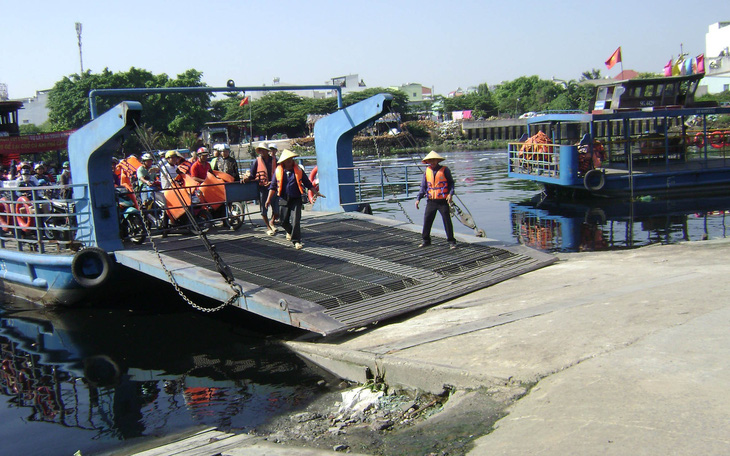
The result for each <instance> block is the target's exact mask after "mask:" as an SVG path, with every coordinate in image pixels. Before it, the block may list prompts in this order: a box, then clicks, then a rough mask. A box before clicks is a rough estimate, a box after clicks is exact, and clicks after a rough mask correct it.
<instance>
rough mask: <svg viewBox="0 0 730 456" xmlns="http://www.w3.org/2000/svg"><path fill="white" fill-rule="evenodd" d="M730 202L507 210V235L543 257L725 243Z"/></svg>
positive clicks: (566, 204)
mask: <svg viewBox="0 0 730 456" xmlns="http://www.w3.org/2000/svg"><path fill="white" fill-rule="evenodd" d="M729 215H730V198H728V197H715V198H697V199H695V198H692V199H671V200H649V201H636V202H630V201H612V200H591V201H554V200H541V199H540V198H539V197H538V198H535V199H534V200H530V201H526V202H522V203H513V204H510V216H511V220H512V225H513V235H514V237H515V238H516V239H517V241H518V242H519V243H521V244H525V245H527V246H530V247H534V248H537V249H540V250H547V251H564V252H577V251H592V250H618V249H625V248H635V247H642V246H646V245H650V244H673V243H677V242H681V241H700V240H704V239H709V238H716V237H723V238H724V237H725V236H726V235H727V226H728V223H730V218H729Z"/></svg>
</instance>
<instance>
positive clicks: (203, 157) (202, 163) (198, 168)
mask: <svg viewBox="0 0 730 456" xmlns="http://www.w3.org/2000/svg"><path fill="white" fill-rule="evenodd" d="M209 171H210V163H208V149H206V148H205V147H201V148H200V149H198V158H197V160H195V163H193V165H192V166H191V167H190V177H192V178H193V180H194V181H195V182H198V183H199V184H202V183H203V181H204V180H205V179H206V178H207V177H208V172H209Z"/></svg>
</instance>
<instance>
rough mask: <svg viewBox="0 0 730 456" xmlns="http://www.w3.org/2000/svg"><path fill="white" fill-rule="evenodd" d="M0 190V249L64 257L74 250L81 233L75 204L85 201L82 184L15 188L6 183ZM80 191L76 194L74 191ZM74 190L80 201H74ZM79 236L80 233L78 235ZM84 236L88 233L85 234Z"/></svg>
mask: <svg viewBox="0 0 730 456" xmlns="http://www.w3.org/2000/svg"><path fill="white" fill-rule="evenodd" d="M3 184H4V185H3V186H2V188H0V247H1V248H6V249H16V250H18V251H31V252H38V253H65V252H68V251H70V250H76V249H78V247H80V244H79V243H78V242H77V241H76V238H77V237H81V236H80V234H83V230H88V228H84V227H79V226H78V224H77V220H78V218H79V217H80V216H81V217H89V215H90V214H89V213H88V211H83V212H77V210H76V208H77V207H78V206H79V205H78V204H77V203H79V202H80V201H85V200H88V198H89V193H88V187H87V186H86V185H84V184H71V185H44V186H36V187H25V186H18V184H17V183H16V182H14V181H6V182H4V183H3ZM79 188H80V189H81V191H78V189H79ZM74 189H76V192H77V193H80V194H81V196H80V197H74V196H73V194H74ZM80 232H81V233H80ZM87 234H88V233H87Z"/></svg>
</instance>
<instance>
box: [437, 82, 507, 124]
mask: <svg viewBox="0 0 730 456" xmlns="http://www.w3.org/2000/svg"><path fill="white" fill-rule="evenodd" d="M443 103H444V111H446V112H451V111H468V110H471V111H473V112H472V116H473V117H476V118H479V117H484V118H486V117H490V116H493V115H495V114H497V105H496V103H495V102H494V97H493V96H492V92H491V91H490V90H489V86H488V85H487V84H486V83H482V84H479V86H477V90H476V91H473V92H469V93H467V94H466V95H462V96H459V97H453V98H444V99H443Z"/></svg>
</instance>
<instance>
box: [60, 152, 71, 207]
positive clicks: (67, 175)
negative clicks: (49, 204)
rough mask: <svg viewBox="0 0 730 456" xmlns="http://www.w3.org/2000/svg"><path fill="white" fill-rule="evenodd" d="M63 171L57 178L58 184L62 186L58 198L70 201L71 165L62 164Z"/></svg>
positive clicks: (67, 163)
mask: <svg viewBox="0 0 730 456" xmlns="http://www.w3.org/2000/svg"><path fill="white" fill-rule="evenodd" d="M62 169H63V171H62V172H61V174H59V176H58V183H59V184H60V185H61V186H62V188H61V192H60V196H61V198H62V199H70V198H71V196H72V195H73V188H72V187H71V185H73V179H72V178H71V163H69V162H67V161H65V162H63V168H62Z"/></svg>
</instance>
